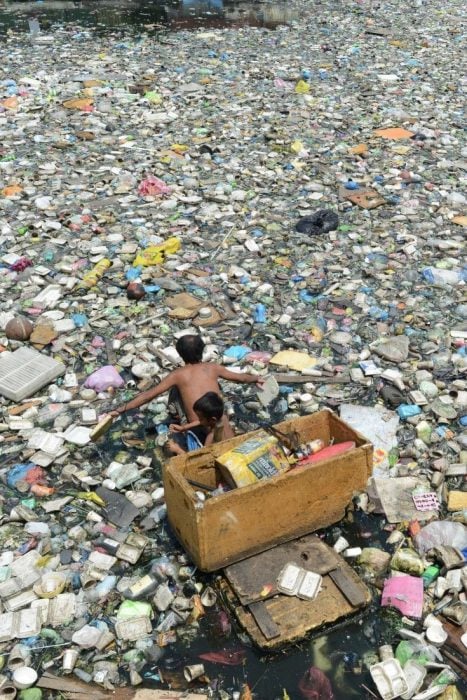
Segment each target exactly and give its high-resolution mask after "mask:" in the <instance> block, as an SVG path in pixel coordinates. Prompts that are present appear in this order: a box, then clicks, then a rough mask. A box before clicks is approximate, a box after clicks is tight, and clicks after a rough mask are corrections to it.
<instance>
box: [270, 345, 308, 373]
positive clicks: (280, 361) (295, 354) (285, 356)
mask: <svg viewBox="0 0 467 700" xmlns="http://www.w3.org/2000/svg"><path fill="white" fill-rule="evenodd" d="M316 362H317V360H316V358H314V357H311V355H308V354H307V353H306V352H299V351H298V350H281V351H280V352H278V353H276V355H274V356H273V357H271V360H270V363H271V364H272V365H281V366H282V367H289V369H294V370H295V371H296V372H304V373H305V372H306V370H307V369H311V368H312V367H314V366H315V365H316Z"/></svg>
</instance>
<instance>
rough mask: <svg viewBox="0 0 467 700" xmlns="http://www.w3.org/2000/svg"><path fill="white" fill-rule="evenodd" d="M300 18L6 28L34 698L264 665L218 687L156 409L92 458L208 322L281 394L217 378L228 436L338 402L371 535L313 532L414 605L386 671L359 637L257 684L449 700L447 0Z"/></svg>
mask: <svg viewBox="0 0 467 700" xmlns="http://www.w3.org/2000/svg"><path fill="white" fill-rule="evenodd" d="M294 6H296V7H297V9H299V10H300V14H301V18H300V21H297V22H293V23H291V25H290V26H287V27H286V26H283V27H279V28H278V29H277V30H276V31H267V30H264V29H257V28H243V29H241V28H240V29H236V30H228V29H225V30H210V31H195V32H192V33H190V32H179V33H177V34H170V35H162V36H161V37H160V38H159V40H157V39H155V38H154V37H149V36H148V35H146V34H144V33H141V34H140V35H139V36H137V37H128V38H126V37H123V38H122V37H121V36H118V37H117V36H114V35H112V34H111V33H110V34H104V35H102V36H98V35H97V34H96V35H95V34H92V33H91V32H89V31H87V30H84V29H82V30H81V29H80V28H78V27H76V26H70V25H63V26H54V27H52V28H51V29H50V32H49V33H45V32H44V30H43V31H42V32H40V31H39V32H37V27H36V30H35V32H34V34H33V35H31V36H29V35H28V34H24V33H21V32H13V31H11V30H10V31H9V32H8V34H7V35H6V36H4V37H2V49H3V50H2V69H1V73H0V298H1V300H2V301H1V304H0V412H1V413H0V460H1V481H2V485H1V507H2V521H1V524H0V542H1V546H2V554H1V563H0V599H1V613H0V645H1V650H0V651H1V656H0V659H1V663H3V670H2V674H3V676H2V683H3V685H2V687H0V692H3V693H4V694H5V692H7V693H8V692H9V693H10V695H9V697H12V696H13V694H14V692H15V689H23V691H22V692H25V691H24V689H25V688H28V687H30V686H34V684H35V683H36V681H37V677H38V676H39V677H40V679H39V686H36V688H34V690H36V691H37V690H38V689H39V687H40V688H43V689H44V693H47V692H49V691H50V692H52V690H53V692H55V691H60V689H61V686H60V679H63V678H65V677H68V676H70V677H73V678H74V679H75V678H76V679H77V680H81V681H85V682H91V681H93V682H94V683H95V684H98V685H99V686H101V688H102V689H104V690H110V689H112V688H115V687H118V686H125V685H132V686H138V685H140V684H143V683H144V684H146V683H149V682H152V683H154V684H155V685H156V686H157V687H161V686H162V687H167V686H171V687H173V688H177V687H182V688H186V687H190V688H191V687H194V688H196V687H198V688H204V689H207V688H210V689H211V690H210V692H211V696H212V697H218V698H222V699H223V700H224V699H227V698H232V697H237V698H238V697H240V693H241V697H242V698H243V700H246V699H247V698H249V697H252V694H251V693H252V691H250V690H249V689H248V685H251V686H252V685H253V682H252V681H251V680H250V679H249V678H248V674H246V676H245V677H244V676H243V674H242V673H240V672H239V673H238V674H237V676H236V679H235V680H233V681H232V680H229V681H228V682H227V683H224V680H223V677H224V676H223V673H224V671H225V669H226V668H227V669H228V668H229V667H230V666H240V665H241V664H242V663H244V662H245V659H246V655H247V652H246V651H245V649H247V647H244V646H241V647H240V650H239V647H233V646H232V643H231V641H226V639H227V637H228V635H229V634H230V633H231V629H230V622H229V619H228V617H227V614H226V613H225V612H224V611H223V610H222V607H221V605H220V602H219V601H218V600H217V596H216V593H215V591H214V589H213V586H212V581H211V579H210V578H209V577H207V578H204V577H203V576H200V575H198V574H197V572H196V571H195V570H194V568H193V567H192V566H191V565H190V562H189V560H188V558H187V557H186V555H185V554H184V553H183V552H182V550H181V549H180V548H179V547H178V545H177V544H176V542H175V541H174V539H173V538H172V536H171V534H170V532H169V531H168V528H167V524H166V509H165V505H164V492H163V488H162V486H161V468H162V464H163V461H164V457H163V453H162V451H161V449H160V448H161V446H162V445H163V443H164V440H165V437H166V435H165V432H164V428H159V427H158V426H161V425H163V424H164V422H165V421H167V419H168V416H169V413H168V397H167V395H163V396H160V397H158V398H157V399H156V400H154V401H153V402H152V403H151V404H150V405H149V406H148V407H147V410H145V411H144V412H142V411H139V412H134V413H132V414H129V415H128V416H126V417H125V418H124V419H122V420H121V421H118V422H116V423H115V424H114V426H113V427H112V429H111V431H110V432H109V433H108V435H107V436H106V437H105V438H102V439H101V441H97V442H96V443H93V442H92V441H91V434H92V431H93V429H94V428H95V426H96V425H97V424H98V423H99V421H100V420H101V419H102V418H103V417H105V415H106V414H107V413H108V412H109V411H110V410H112V409H113V408H115V407H116V406H118V405H121V404H122V403H123V402H126V401H128V400H130V399H131V398H132V397H133V396H134V395H135V394H136V393H138V392H139V391H144V390H146V389H148V388H149V387H151V386H153V385H154V383H156V382H158V381H159V380H160V379H161V378H163V377H164V376H165V375H166V374H167V372H168V371H170V370H171V369H173V368H174V367H176V366H177V365H178V364H180V358H179V357H178V355H177V353H176V351H175V347H174V346H175V341H176V340H177V338H179V337H180V335H182V334H184V333H187V332H191V333H193V332H196V333H200V334H202V336H203V338H204V339H205V341H206V344H207V347H206V354H205V359H206V360H211V361H219V362H222V363H224V364H226V365H228V366H229V367H230V368H238V369H239V370H247V371H250V372H253V373H256V374H258V375H260V376H267V375H268V374H270V373H274V374H275V376H276V378H277V379H278V382H279V387H280V389H279V394H278V395H277V396H271V400H270V402H269V403H267V404H266V405H265V402H264V401H263V402H261V401H260V400H259V399H258V397H257V395H256V390H255V389H253V388H248V389H245V388H244V387H242V386H240V387H239V386H237V385H235V386H233V385H227V384H226V385H225V391H226V398H227V406H228V410H229V414H230V416H231V418H232V421H233V422H234V423H235V424H236V426H237V429H238V430H239V431H241V432H246V431H248V430H251V429H253V428H256V427H258V426H262V425H266V424H268V423H271V422H277V421H278V420H282V419H284V418H288V417H290V416H293V415H301V414H306V413H312V412H314V411H316V410H318V409H319V408H322V407H329V408H332V409H335V410H338V411H339V412H340V415H341V417H342V418H343V419H344V420H346V421H347V422H348V423H350V424H351V425H352V426H353V427H355V428H357V429H358V430H360V431H361V432H362V433H363V434H364V435H366V436H367V437H368V438H370V439H371V440H372V442H373V443H374V445H375V468H374V477H373V479H372V480H371V482H370V484H369V487H368V493H365V494H361V495H360V496H359V497H358V498H357V499H356V503H355V509H354V510H352V512H351V513H350V514H349V518H350V520H351V521H352V522H353V523H355V522H357V523H361V522H364V523H366V526H367V530H369V531H368V532H365V531H364V530H365V528H363V529H360V535H361V536H362V537H363V539H365V538H368V539H366V540H365V541H366V542H367V543H370V542H369V539H370V538H373V540H374V541H372V542H371V544H372V545H373V546H372V547H365V546H363V547H361V546H360V544H362V537H360V536H357V535H356V534H354V541H349V540H351V535H348V534H347V533H346V532H345V526H344V525H342V528H341V527H340V526H339V527H337V528H333V529H332V531H330V532H327V533H326V535H325V536H326V538H328V539H330V540H331V543H332V544H336V547H338V548H339V551H341V552H342V554H343V556H346V554H347V555H348V557H349V559H351V560H352V562H353V563H355V566H356V567H357V570H358V571H359V572H360V573H361V575H362V576H363V577H364V578H365V580H367V581H369V582H371V584H372V585H373V586H374V593H375V602H376V604H377V606H378V608H379V606H380V604H381V606H383V607H382V609H381V611H380V614H381V615H384V614H386V609H385V607H384V606H390V607H391V609H396V610H397V611H398V613H397V618H396V619H397V625H396V627H397V629H396V630H395V631H394V638H393V640H392V641H391V647H392V648H391V649H390V650H388V649H383V652H382V653H381V660H380V661H378V658H377V656H376V652H377V648H378V646H381V644H380V642H381V639H377V638H375V637H372V636H371V634H370V642H371V646H372V649H373V653H367V654H366V655H365V654H363V653H362V659H361V664H360V666H359V668H360V673H361V672H362V669H364V672H365V676H364V677H363V676H358V674H356V673H355V674H354V675H352V673H350V672H349V673H347V676H346V679H344V681H342V679H341V680H340V681H339V680H338V679H337V677H333V678H331V679H330V680H329V679H328V678H327V677H326V676H325V675H324V672H326V673H328V675H330V674H331V673H332V672H331V670H330V667H329V668H322V669H321V670H320V668H314V667H312V668H311V670H309V671H306V673H305V669H304V668H303V672H304V676H303V677H302V678H301V680H300V677H297V678H295V679H294V680H291V681H290V682H289V681H288V680H287V679H284V680H283V681H280V682H279V681H274V683H275V685H273V686H272V687H271V686H268V685H267V681H266V680H264V679H262V681H261V679H259V680H258V685H257V687H256V689H255V691H254V693H253V696H256V697H258V698H262V697H268V698H272V697H282V696H283V697H284V698H285V697H290V698H292V700H293V699H294V698H303V697H304V698H307V697H315V696H316V690H315V689H314V688H316V687H318V686H317V684H318V685H319V684H324V686H325V687H326V688H327V690H326V691H322V692H323V693H324V694H321V696H320V697H325V696H326V697H336V698H337V697H346V698H348V697H352V693H353V696H354V697H363V696H364V695H363V693H364V692H366V691H364V690H363V689H362V684H363V687H365V686H371V693H373V694H374V693H375V690H376V689H377V690H378V692H379V694H380V696H381V697H383V698H390V697H399V696H401V697H407V698H410V697H414V698H420V700H421V699H422V698H431V697H435V696H439V697H443V698H458V697H461V694H460V693H461V690H459V689H461V688H462V686H461V680H460V679H461V678H462V674H463V672H464V673H465V660H464V661H462V652H463V653H464V659H465V647H466V646H467V639H466V634H465V629H466V616H467V612H466V611H467V602H466V588H467V580H466V572H467V569H466V567H465V560H466V553H467V541H466V524H467V489H466V478H465V477H466V465H467V430H466V426H467V377H466V369H467V359H466V338H467V321H466V318H467V304H466V301H465V282H466V280H467V270H466V267H465V257H464V251H465V248H464V240H465V226H466V224H467V212H466V203H467V198H466V196H465V163H466V160H467V148H466V146H465V145H463V141H462V136H463V133H462V106H463V101H464V96H463V87H464V85H463V78H462V75H460V74H459V73H458V62H457V60H456V56H459V58H460V55H461V51H462V39H463V37H462V35H461V30H460V13H461V3H460V2H458V0H455V1H454V2H452V3H450V4H449V7H446V6H445V5H444V4H443V3H441V2H439V1H438V0H435V1H434V2H432V3H430V4H429V5H425V4H423V3H421V2H416V3H414V5H413V7H408V6H406V5H404V6H402V5H400V4H399V3H391V2H390V3H386V4H385V5H384V6H373V5H370V4H367V3H364V2H363V3H350V4H346V5H345V6H344V5H337V6H336V4H335V3H330V2H327V1H325V2H323V3H321V4H320V5H319V6H318V8H316V7H315V6H308V5H307V4H304V3H301V2H298V1H297V2H295V3H294ZM165 430H166V429H165ZM362 532H363V535H362ZM345 537H347V538H348V541H346V540H345ZM342 540H344V543H343V542H342ZM210 610H211V612H210ZM212 610H214V611H215V612H214V613H213V612H212ZM213 614H214V615H215V616H216V625H217V628H220V629H221V634H220V639H221V641H219V642H217V643H218V645H219V651H212V652H206V654H208V656H207V658H206V659H204V663H205V664H206V668H204V667H203V666H201V664H200V660H199V655H198V654H196V653H192V652H191V645H192V644H194V643H195V640H196V638H197V636H198V635H200V634H202V633H203V624H205V621H206V620H208V619H209V620H212V615H213ZM222 630H224V631H222ZM240 639H241V638H240ZM364 643H365V644H367V642H366V641H364ZM229 645H230V646H229ZM239 645H240V642H239ZM453 645H454V647H455V649H454V650H453ZM350 646H351V647H352V648H355V646H354V643H352V644H351V645H350ZM174 650H176V651H174ZM456 650H457V652H456ZM209 653H211V656H210V657H209ZM216 654H217V655H218V656H216ZM248 654H252V652H251V650H249V649H248ZM219 659H221V660H219ZM208 664H209V665H208ZM218 664H221V666H219V665H218ZM273 665H274V662H273V661H272V662H271V666H273ZM308 665H309V661H308ZM357 666H358V664H357ZM219 668H222V669H223V671H222V672H219ZM370 668H371V674H370ZM18 676H19V678H18ZM51 676H53V678H52V679H51ZM57 678H59V680H58V681H57ZM229 678H230V677H229ZM362 678H363V680H362ZM372 679H373V680H372ZM260 681H261V682H263V683H266V685H261V682H260ZM339 682H341V685H340V686H338V684H339ZM177 683H178V686H177ZM245 683H246V684H247V685H245ZM12 684H13V685H12ZM456 684H457V687H458V690H456V688H455V686H456ZM324 686H323V687H324ZM8 688H10V690H8ZM63 688H65V686H63ZM63 688H62V689H63ZM67 688H68V690H70V686H67ZM283 689H284V695H282V691H283ZM313 693H315V694H314V695H313ZM339 693H340V694H339ZM396 693H397V694H396ZM39 696H40V693H39V695H34V696H32V695H31V696H27V695H24V697H39Z"/></svg>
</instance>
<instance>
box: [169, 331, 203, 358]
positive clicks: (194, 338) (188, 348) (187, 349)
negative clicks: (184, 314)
mask: <svg viewBox="0 0 467 700" xmlns="http://www.w3.org/2000/svg"><path fill="white" fill-rule="evenodd" d="M175 349H176V350H177V352H178V354H179V355H180V357H181V358H182V360H183V361H184V362H186V363H187V364H188V365H195V364H196V363H197V362H201V360H202V359H203V350H204V342H203V339H202V338H201V336H200V335H182V337H181V338H179V339H178V340H177V343H176V345H175Z"/></svg>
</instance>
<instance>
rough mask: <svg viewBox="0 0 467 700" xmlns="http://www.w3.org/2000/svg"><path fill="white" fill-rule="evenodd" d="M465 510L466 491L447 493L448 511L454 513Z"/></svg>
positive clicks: (466, 504) (466, 505) (466, 503)
mask: <svg viewBox="0 0 467 700" xmlns="http://www.w3.org/2000/svg"><path fill="white" fill-rule="evenodd" d="M466 508H467V492H466V491H449V495H448V510H449V511H451V512H455V511H456V510H465V509H466Z"/></svg>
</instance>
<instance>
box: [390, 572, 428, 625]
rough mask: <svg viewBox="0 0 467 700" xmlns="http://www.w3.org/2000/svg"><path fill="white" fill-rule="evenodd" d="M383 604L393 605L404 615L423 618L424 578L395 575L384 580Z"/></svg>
mask: <svg viewBox="0 0 467 700" xmlns="http://www.w3.org/2000/svg"><path fill="white" fill-rule="evenodd" d="M381 605H383V606H387V605H391V606H392V607H393V608H397V609H398V610H399V611H400V612H401V613H402V614H403V615H407V616H408V617H415V618H417V619H419V618H421V616H422V612H423V579H421V578H417V577H416V576H393V577H392V578H388V579H387V580H386V581H385V582H384V588H383V595H382V598H381Z"/></svg>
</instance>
